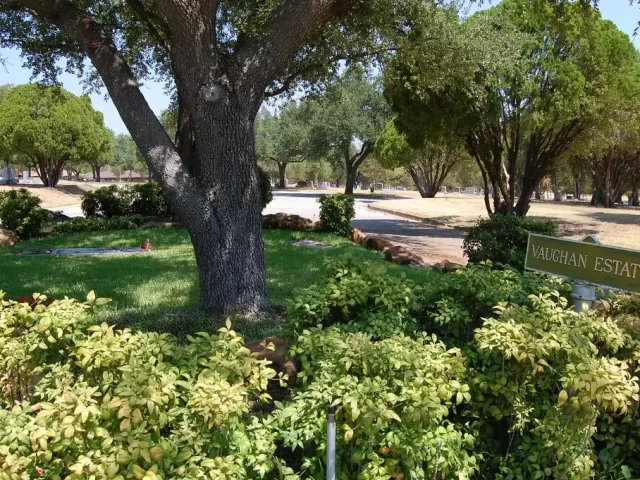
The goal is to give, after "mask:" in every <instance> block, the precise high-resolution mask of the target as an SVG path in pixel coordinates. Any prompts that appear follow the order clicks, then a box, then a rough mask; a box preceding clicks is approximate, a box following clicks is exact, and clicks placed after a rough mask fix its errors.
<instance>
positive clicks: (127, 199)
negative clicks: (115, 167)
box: [82, 182, 170, 218]
mask: <svg viewBox="0 0 640 480" xmlns="http://www.w3.org/2000/svg"><path fill="white" fill-rule="evenodd" d="M82 211H83V212H84V214H85V215H86V216H87V217H103V218H111V217H121V216H126V215H141V216H143V217H153V216H160V217H166V216H168V215H169V213H170V210H169V204H168V203H167V200H166V198H165V197H164V194H163V193H162V188H160V185H159V184H157V183H155V182H148V183H139V184H135V185H130V186H129V185H128V186H126V187H118V186H116V185H110V186H108V187H102V188H98V189H96V190H94V191H92V192H86V193H85V194H84V195H83V196H82Z"/></svg>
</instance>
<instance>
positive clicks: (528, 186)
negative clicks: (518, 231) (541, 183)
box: [514, 179, 538, 217]
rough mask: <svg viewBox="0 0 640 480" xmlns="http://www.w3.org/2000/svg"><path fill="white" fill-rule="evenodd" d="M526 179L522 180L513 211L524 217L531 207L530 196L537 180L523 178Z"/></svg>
mask: <svg viewBox="0 0 640 480" xmlns="http://www.w3.org/2000/svg"><path fill="white" fill-rule="evenodd" d="M525 180H528V181H524V182H522V191H521V192H520V196H519V197H518V203H516V207H515V209H514V213H515V214H516V215H517V216H519V217H524V216H526V215H527V213H528V212H529V208H530V207H531V197H532V196H533V192H535V190H536V185H537V183H538V182H537V181H535V180H533V179H525Z"/></svg>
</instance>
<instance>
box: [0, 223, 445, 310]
mask: <svg viewBox="0 0 640 480" xmlns="http://www.w3.org/2000/svg"><path fill="white" fill-rule="evenodd" d="M264 236H265V252H266V263H267V282H268V287H269V297H270V299H271V300H273V301H276V302H284V301H286V300H289V299H291V298H293V297H294V296H295V295H294V291H295V290H296V289H297V288H304V287H307V286H309V285H311V284H313V283H315V282H316V281H318V280H319V279H320V278H321V277H322V275H323V274H324V272H325V268H326V266H325V264H324V261H325V260H327V259H339V258H341V257H343V256H345V255H349V256H351V257H353V258H355V259H356V260H357V261H359V262H360V261H362V262H364V261H371V262H374V263H376V264H379V265H380V266H381V267H383V268H384V269H385V271H386V272H387V273H388V274H398V275H399V274H401V273H404V274H406V276H407V277H409V278H412V279H414V280H416V281H418V282H423V281H426V280H427V279H428V278H432V276H433V275H437V274H436V273H435V272H432V271H429V270H422V269H409V268H405V267H400V266H398V265H394V264H389V263H387V262H385V261H384V260H383V258H382V255H380V254H379V253H378V252H373V251H370V250H366V249H364V248H362V247H360V246H358V245H355V244H353V243H351V242H349V241H347V240H346V239H342V238H339V237H336V236H333V235H317V234H302V233H298V232H286V231H276V230H267V231H265V235H264ZM145 238H150V239H151V247H152V250H151V252H150V253H148V254H144V255H126V254H125V255H92V256H75V257H73V256H71V257H63V256H59V257H53V256H44V257H35V256H19V255H16V253H17V252H19V251H23V250H46V249H53V248H89V247H91V248H121V247H132V246H134V247H135V246H136V245H140V244H141V243H142V242H144V239H145ZM301 238H311V239H314V240H318V241H321V242H323V243H326V244H328V245H331V246H332V248H329V249H314V248H302V247H296V246H293V245H292V244H291V241H292V240H298V239H301ZM0 290H3V291H4V292H5V293H6V294H7V295H9V296H10V297H13V298H15V297H18V296H29V295H31V293H33V292H39V293H43V294H46V295H50V296H53V297H56V298H61V297H64V296H65V295H66V296H69V297H74V298H84V297H85V296H86V294H87V292H89V291H90V290H95V291H96V294H97V295H98V296H102V297H110V298H113V299H114V304H113V305H112V307H115V308H118V309H122V308H125V309H127V308H134V309H151V310H154V309H159V308H174V307H180V308H184V307H189V306H195V305H196V303H197V298H198V275H197V270H196V263H195V257H194V255H193V247H192V246H191V242H190V240H189V235H188V234H187V232H186V230H184V229H156V230H127V231H115V232H92V233H84V234H71V235H62V236H58V237H51V238H44V239H39V240H32V241H25V242H20V243H18V244H17V245H15V246H13V247H10V248H4V249H0Z"/></svg>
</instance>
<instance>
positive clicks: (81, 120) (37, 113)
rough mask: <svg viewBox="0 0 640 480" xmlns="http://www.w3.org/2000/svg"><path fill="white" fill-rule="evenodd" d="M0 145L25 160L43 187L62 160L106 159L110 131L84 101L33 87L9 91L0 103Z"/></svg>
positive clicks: (51, 182) (53, 182)
mask: <svg viewBox="0 0 640 480" xmlns="http://www.w3.org/2000/svg"><path fill="white" fill-rule="evenodd" d="M0 141H1V142H2V143H3V144H4V145H5V146H6V148H7V149H9V150H10V151H13V152H17V153H19V154H22V155H24V156H26V157H27V159H28V160H29V162H30V163H31V164H32V166H33V167H34V168H35V169H36V170H37V172H38V175H39V176H40V179H41V180H42V182H43V184H44V185H45V186H47V187H55V186H56V184H57V183H58V180H59V179H60V175H61V173H62V169H63V168H64V165H65V163H66V162H67V161H69V160H71V161H103V160H105V159H107V158H109V154H110V149H111V133H110V132H109V130H107V129H106V128H105V127H104V123H103V118H102V113H100V112H97V111H95V110H94V109H93V108H92V107H91V101H90V100H89V97H76V96H75V95H73V94H71V93H70V92H68V91H66V90H64V89H63V88H60V87H47V86H42V85H38V84H26V85H19V86H17V87H14V88H12V89H11V90H10V91H9V92H8V93H7V94H6V96H5V98H4V100H3V101H2V103H0Z"/></svg>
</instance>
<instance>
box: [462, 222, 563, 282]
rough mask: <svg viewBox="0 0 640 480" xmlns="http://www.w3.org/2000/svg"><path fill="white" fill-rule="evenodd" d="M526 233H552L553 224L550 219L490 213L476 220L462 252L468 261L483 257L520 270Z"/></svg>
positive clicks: (527, 235) (475, 260)
mask: <svg viewBox="0 0 640 480" xmlns="http://www.w3.org/2000/svg"><path fill="white" fill-rule="evenodd" d="M529 233H538V234H541V235H554V234H555V233H556V227H555V225H554V224H553V223H551V222H550V221H540V220H534V219H532V218H529V217H517V216H515V215H491V217H490V218H486V219H480V220H479V221H478V223H477V224H476V226H474V227H472V228H471V230H470V231H469V234H468V235H467V238H465V239H464V247H463V248H464V254H465V255H466V256H467V257H468V258H469V261H470V262H471V263H480V262H484V261H486V260H490V261H492V262H493V263H494V264H502V265H511V266H512V267H513V268H515V269H518V270H524V260H525V256H526V254H527V240H528V238H529Z"/></svg>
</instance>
